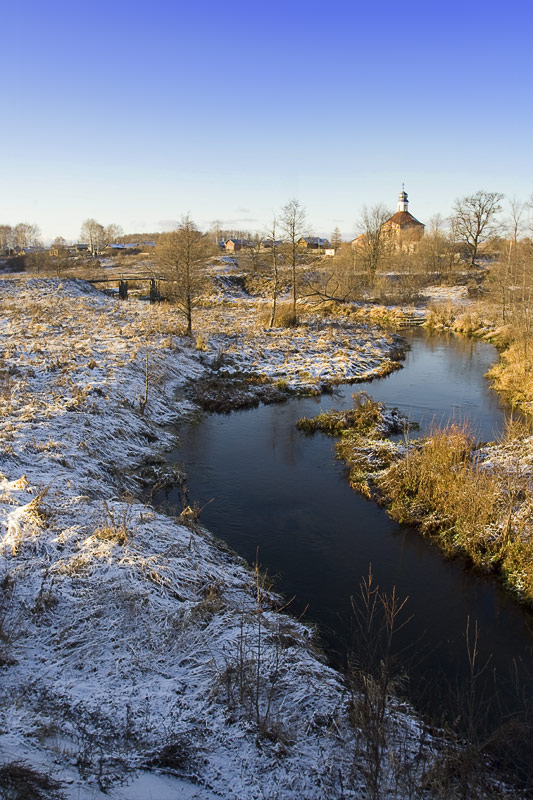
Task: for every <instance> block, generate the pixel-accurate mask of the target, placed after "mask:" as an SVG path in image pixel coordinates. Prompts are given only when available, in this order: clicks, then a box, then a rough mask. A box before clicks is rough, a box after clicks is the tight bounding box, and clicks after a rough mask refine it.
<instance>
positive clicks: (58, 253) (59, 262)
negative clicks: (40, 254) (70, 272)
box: [48, 236, 70, 275]
mask: <svg viewBox="0 0 533 800" xmlns="http://www.w3.org/2000/svg"><path fill="white" fill-rule="evenodd" d="M48 260H49V263H48V270H49V271H52V272H55V274H56V275H60V274H61V273H62V272H65V270H67V269H68V268H69V266H70V256H69V252H68V246H67V243H66V241H65V239H64V238H63V237H62V236H57V237H56V238H55V239H54V241H53V242H52V244H51V246H50V250H49V251H48Z"/></svg>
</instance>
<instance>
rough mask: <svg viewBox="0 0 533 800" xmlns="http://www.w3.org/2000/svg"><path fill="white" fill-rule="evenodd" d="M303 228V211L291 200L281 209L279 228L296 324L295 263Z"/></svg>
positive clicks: (294, 200)
mask: <svg viewBox="0 0 533 800" xmlns="http://www.w3.org/2000/svg"><path fill="white" fill-rule="evenodd" d="M304 226H305V209H304V208H303V206H302V205H301V204H300V202H299V200H296V199H294V198H293V199H292V200H289V202H288V203H286V204H285V205H284V206H283V208H282V209H281V216H280V227H281V230H282V231H283V233H284V234H285V236H286V238H287V246H288V254H289V264H290V267H291V278H292V316H293V320H294V322H295V323H296V322H297V315H296V298H297V296H298V289H297V281H296V262H297V260H298V239H299V238H300V237H301V236H302V233H303V231H304Z"/></svg>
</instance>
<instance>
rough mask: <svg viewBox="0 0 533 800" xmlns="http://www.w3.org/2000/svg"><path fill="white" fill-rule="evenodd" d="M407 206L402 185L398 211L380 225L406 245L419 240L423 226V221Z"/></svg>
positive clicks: (401, 243)
mask: <svg viewBox="0 0 533 800" xmlns="http://www.w3.org/2000/svg"><path fill="white" fill-rule="evenodd" d="M408 206H409V201H408V199H407V192H406V191H405V189H404V188H403V186H402V191H401V192H400V194H399V195H398V211H397V212H396V214H393V215H392V217H389V219H388V220H387V221H386V222H384V223H383V225H382V226H381V228H382V230H383V231H385V232H389V233H390V235H391V236H394V238H395V239H397V240H398V242H399V244H400V245H407V246H408V245H411V244H413V243H415V242H419V241H420V239H421V238H422V237H423V235H424V228H425V225H424V223H423V222H420V221H419V220H417V219H416V217H413V215H412V214H411V213H410V212H409V211H408Z"/></svg>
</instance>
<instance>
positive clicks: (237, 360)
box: [197, 299, 401, 391]
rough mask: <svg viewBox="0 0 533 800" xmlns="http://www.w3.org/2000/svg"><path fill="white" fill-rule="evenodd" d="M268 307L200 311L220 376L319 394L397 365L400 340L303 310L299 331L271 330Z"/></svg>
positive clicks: (251, 304)
mask: <svg viewBox="0 0 533 800" xmlns="http://www.w3.org/2000/svg"><path fill="white" fill-rule="evenodd" d="M269 315H270V310H269V305H268V304H266V303H265V302H260V301H257V300H246V299H240V300H239V301H237V302H229V303H228V302H227V301H226V302H224V303H222V304H221V303H212V304H211V305H210V306H209V307H206V308H203V309H199V311H198V314H197V319H198V325H199V328H200V330H202V331H204V332H205V336H206V345H208V348H209V350H210V351H211V353H214V355H215V358H216V360H217V362H219V363H220V367H219V372H220V373H221V374H223V375H224V374H226V375H235V374H238V373H242V372H252V373H254V374H256V375H259V376H262V377H265V378H268V379H270V380H273V381H282V382H283V383H284V384H285V385H286V386H287V387H288V388H289V389H292V390H298V391H317V390H320V389H321V387H323V386H324V385H328V384H331V383H340V382H350V381H354V382H356V381H365V380H369V379H371V378H374V377H378V376H380V375H383V374H385V373H386V372H387V371H389V370H390V369H391V366H392V367H393V368H394V366H397V358H398V355H399V353H400V351H401V346H400V345H399V340H398V337H396V336H394V335H393V334H390V333H388V332H386V331H384V330H382V329H379V328H376V327H370V326H368V325H364V324H357V325H354V324H353V323H352V324H343V323H342V322H339V320H338V319H330V320H328V319H327V318H326V319H324V318H319V317H317V316H314V315H312V314H310V313H309V312H305V310H303V311H302V312H301V325H299V326H297V327H295V328H290V327H289V328H280V327H276V328H268V327H267V321H268V318H269Z"/></svg>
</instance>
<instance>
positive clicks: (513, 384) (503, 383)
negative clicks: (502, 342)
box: [488, 339, 533, 414]
mask: <svg viewBox="0 0 533 800" xmlns="http://www.w3.org/2000/svg"><path fill="white" fill-rule="evenodd" d="M488 377H489V378H490V379H491V381H492V385H493V387H494V388H495V389H496V391H498V392H500V393H501V394H503V395H504V396H505V397H506V398H507V399H509V401H510V402H511V403H512V404H513V405H515V406H519V407H520V408H523V409H524V410H525V411H527V412H529V413H530V414H532V413H533V345H532V344H531V343H529V342H528V341H526V339H522V340H517V341H515V342H514V343H513V344H511V345H510V346H509V347H508V348H507V349H506V350H504V352H503V353H502V354H501V358H500V361H499V362H498V364H496V365H495V366H494V367H492V369H491V370H490V371H489V373H488Z"/></svg>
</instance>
